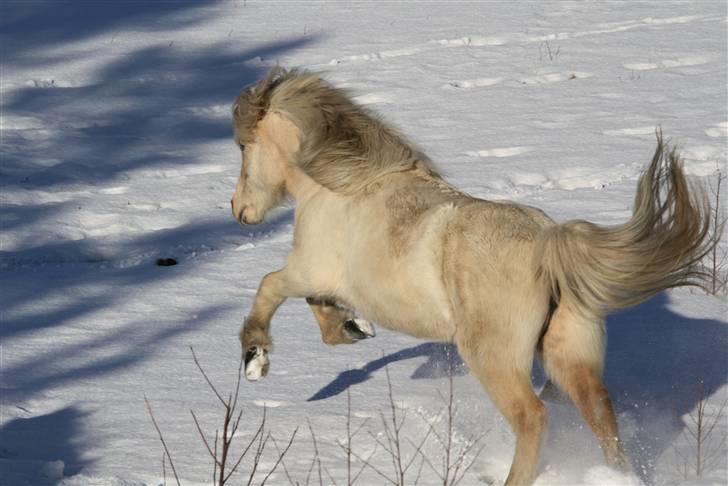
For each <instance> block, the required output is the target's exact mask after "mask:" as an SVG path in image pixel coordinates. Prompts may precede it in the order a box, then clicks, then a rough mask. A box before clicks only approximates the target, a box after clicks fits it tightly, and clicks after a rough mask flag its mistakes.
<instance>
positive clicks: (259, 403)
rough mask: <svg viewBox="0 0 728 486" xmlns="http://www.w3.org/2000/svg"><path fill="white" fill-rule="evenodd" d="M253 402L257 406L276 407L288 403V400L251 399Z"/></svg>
mask: <svg viewBox="0 0 728 486" xmlns="http://www.w3.org/2000/svg"><path fill="white" fill-rule="evenodd" d="M253 404H255V405H257V406H258V407H265V408H278V407H282V406H285V405H288V402H282V401H279V400H253Z"/></svg>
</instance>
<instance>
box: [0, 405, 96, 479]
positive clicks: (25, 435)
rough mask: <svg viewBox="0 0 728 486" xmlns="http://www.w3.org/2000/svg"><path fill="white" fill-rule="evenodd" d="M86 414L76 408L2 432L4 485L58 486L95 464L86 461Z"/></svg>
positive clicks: (15, 421)
mask: <svg viewBox="0 0 728 486" xmlns="http://www.w3.org/2000/svg"><path fill="white" fill-rule="evenodd" d="M85 415H86V413H84V412H82V411H81V410H79V409H78V408H77V407H75V406H70V407H66V408H62V409H60V410H57V411H55V412H51V413H48V414H44V415H38V416H34V417H29V418H16V419H13V420H11V421H9V422H7V423H6V424H5V425H3V426H2V428H0V478H2V483H3V484H31V483H32V484H36V485H38V486H43V485H52V484H57V483H58V482H60V481H61V480H62V478H63V477H64V476H65V477H68V476H73V475H75V474H78V473H79V472H80V471H81V470H82V469H83V468H84V467H86V466H88V465H89V464H90V463H91V461H90V460H89V459H85V458H84V457H83V454H82V452H83V450H84V448H85V444H83V443H82V442H81V439H80V436H81V428H82V423H83V419H84V417H85Z"/></svg>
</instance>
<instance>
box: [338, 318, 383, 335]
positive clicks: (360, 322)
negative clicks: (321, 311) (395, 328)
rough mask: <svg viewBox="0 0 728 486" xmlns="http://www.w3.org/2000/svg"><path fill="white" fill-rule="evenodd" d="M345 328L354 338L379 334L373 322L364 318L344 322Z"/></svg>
mask: <svg viewBox="0 0 728 486" xmlns="http://www.w3.org/2000/svg"><path fill="white" fill-rule="evenodd" d="M344 330H345V331H346V332H347V334H349V337H351V338H352V339H354V340H357V341H359V340H361V339H366V338H372V337H374V336H376V335H377V332H376V331H375V330H374V326H373V325H372V323H371V322H369V321H365V320H364V319H358V318H357V319H349V320H348V321H346V322H345V323H344Z"/></svg>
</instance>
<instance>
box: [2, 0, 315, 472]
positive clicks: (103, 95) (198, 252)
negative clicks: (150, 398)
mask: <svg viewBox="0 0 728 486" xmlns="http://www.w3.org/2000/svg"><path fill="white" fill-rule="evenodd" d="M215 3H218V2H205V3H204V4H203V5H202V6H203V7H207V6H210V5H212V4H215ZM200 4H201V2H197V1H192V0H189V1H187V0H181V1H174V2H134V3H132V4H130V3H128V2H27V3H18V2H11V3H7V2H6V3H3V4H2V9H1V10H0V43H1V44H2V46H3V60H2V61H3V70H4V71H5V72H11V71H12V70H13V69H15V68H18V69H22V68H25V67H27V66H35V67H36V68H38V67H45V68H47V69H46V70H45V71H41V72H42V73H43V74H42V75H43V76H53V73H54V72H55V71H56V70H57V71H58V72H59V75H60V76H61V77H60V78H53V79H30V80H27V82H26V83H25V85H24V86H17V85H16V86H9V87H8V89H4V90H3V99H2V111H3V116H4V124H3V147H2V153H1V154H0V155H1V156H2V164H1V165H0V187H2V190H16V191H24V190H29V194H31V195H33V194H36V193H32V192H30V191H38V193H42V194H49V195H50V196H51V197H48V198H46V199H45V200H47V201H49V202H44V200H39V201H38V202H33V203H31V204H23V205H10V204H4V205H3V206H2V207H1V208H0V225H2V228H3V231H8V232H12V231H23V230H24V229H26V228H36V227H40V226H39V225H42V224H48V225H53V224H57V223H56V220H57V218H58V215H60V214H67V213H68V212H70V211H75V210H76V209H77V206H78V205H79V204H78V202H77V199H76V197H82V198H84V201H88V200H89V193H91V194H94V193H95V192H96V191H97V189H98V188H99V186H104V185H106V184H114V185H134V184H137V183H142V184H143V183H144V182H148V180H149V177H148V176H145V175H143V174H141V173H139V172H138V171H140V170H149V169H159V170H168V169H172V170H174V169H175V168H178V167H181V166H190V165H193V164H199V161H200V155H199V153H200V150H201V149H200V147H202V145H203V144H205V143H209V142H215V141H218V140H226V141H229V142H230V153H229V155H228V154H226V155H225V156H224V158H223V160H210V161H205V162H204V163H208V162H209V163H214V164H216V165H228V164H229V167H230V172H229V174H222V175H221V177H223V176H226V175H229V176H237V173H238V171H239V165H240V156H239V152H238V150H237V149H236V148H235V147H234V145H233V141H232V130H231V116H230V106H231V105H232V103H233V101H234V99H235V97H236V96H237V95H238V93H239V92H240V90H241V89H242V88H243V87H245V86H246V85H249V84H251V83H253V82H254V81H256V80H258V79H260V77H261V76H263V74H264V73H265V72H266V71H267V70H268V67H267V66H268V64H267V63H266V62H261V60H263V61H270V60H275V59H276V58H277V57H278V56H280V55H283V54H284V53H286V52H288V51H290V50H292V49H296V48H298V47H301V46H303V45H305V44H306V43H308V42H310V41H312V40H314V37H312V36H304V37H300V38H291V39H284V40H279V41H275V42H269V43H255V44H253V43H247V44H244V45H238V44H237V43H232V42H228V43H210V44H208V45H206V46H204V47H197V46H191V45H189V44H188V45H180V44H183V43H181V42H178V43H177V45H174V43H172V42H166V41H160V42H159V43H158V44H156V45H152V46H149V45H146V46H144V47H141V48H139V47H130V48H129V49H128V50H127V51H126V52H124V50H123V49H122V48H117V46H118V44H114V39H115V37H116V35H117V34H119V35H120V36H124V35H126V36H129V35H134V34H133V32H139V31H147V30H149V31H168V32H170V36H173V34H174V30H175V29H179V28H181V27H189V26H190V25H196V24H201V23H202V22H204V21H205V20H207V18H208V15H209V14H210V12H209V11H206V10H205V9H204V8H196V7H198V6H200ZM231 8H236V7H231ZM99 35H102V36H105V37H107V38H108V39H109V42H110V44H111V45H112V46H113V48H112V47H110V48H109V51H108V53H107V52H105V51H104V49H105V46H104V45H103V43H102V42H97V43H96V44H95V48H97V49H98V52H99V53H97V54H98V55H96V54H94V56H95V57H94V59H95V60H98V61H99V63H98V65H97V69H96V70H94V73H93V74H92V75H91V76H92V78H91V79H89V80H82V82H77V81H75V80H73V79H64V78H63V77H62V76H63V74H62V73H63V72H67V71H68V69H67V67H65V66H63V63H65V62H67V61H70V60H72V58H73V60H74V61H77V60H78V57H79V56H80V55H81V54H79V51H78V47H77V46H74V45H73V44H74V43H76V42H78V41H81V40H84V39H90V38H93V36H99ZM232 44H235V45H232ZM129 45H133V43H129ZM106 54H108V55H106ZM35 71H36V72H37V71H38V69H35ZM16 120H21V122H20V125H15V123H16ZM28 123H30V125H27V124H28ZM28 126H30V129H27V128H28ZM36 128H37V130H36ZM36 132H38V133H36ZM191 174H192V175H194V171H192V172H191ZM163 177H164V175H163V174H162V175H160V176H159V179H160V180H162V179H163ZM199 179H201V178H195V177H189V181H190V184H199V187H198V188H195V190H199V191H200V192H204V191H208V192H209V191H211V190H217V188H212V189H211V188H210V187H208V185H207V184H209V181H207V182H206V183H203V182H199ZM202 179H204V178H202ZM232 189H233V188H232V186H231V187H226V188H225V190H224V196H221V197H222V200H224V201H226V202H227V199H228V198H229V196H230V193H231V192H232ZM76 193H79V196H76ZM69 194H70V197H69V196H68V195H69ZM150 194H151V196H152V197H154V193H153V188H152V190H151V192H150ZM162 194H163V193H162ZM96 197H98V198H99V199H102V198H103V197H104V196H103V194H102V193H101V192H99V193H98V195H93V196H91V201H92V203H93V201H94V199H93V198H96ZM161 197H162V196H161V195H160V196H158V198H161ZM41 199H42V198H41ZM120 199H121V198H120ZM120 199H119V200H120ZM132 202H133V201H132ZM105 204H108V202H105ZM119 204H120V207H119V208H117V209H118V212H119V214H121V213H123V212H124V211H125V210H126V201H124V202H123V203H122V202H120V203H119ZM122 204H123V205H124V206H123V207H122ZM113 211H114V208H111V210H110V212H113ZM290 223H291V212H290V211H288V212H286V213H283V214H282V215H279V216H278V217H274V218H273V219H272V220H271V221H269V222H267V223H265V224H263V225H260V226H256V227H254V228H253V227H247V228H243V229H241V227H240V226H239V225H238V224H237V223H235V222H234V220H233V219H232V217H231V216H230V209H229V206H227V205H226V207H225V208H218V207H210V208H209V214H206V215H205V217H204V218H203V219H202V220H194V221H187V222H183V223H181V224H180V225H178V226H177V227H174V228H170V229H164V230H156V231H151V230H142V231H140V232H138V233H135V234H123V235H120V236H119V237H118V238H117V237H114V238H109V237H106V238H105V237H103V236H102V237H99V238H96V237H86V238H81V239H74V240H71V239H68V240H59V241H52V242H46V241H41V242H38V241H34V240H33V238H32V237H30V238H29V239H28V241H23V242H20V244H19V245H18V248H20V249H18V250H10V251H8V250H4V251H0V288H2V289H3V290H2V292H0V309H2V316H1V319H2V322H1V324H2V325H0V339H2V341H3V344H4V346H7V348H6V349H12V350H15V349H17V350H18V352H25V353H26V354H25V355H24V357H23V359H14V360H10V359H8V360H5V361H4V363H3V368H2V376H1V377H0V378H1V383H0V398H1V399H2V403H1V404H0V406H2V407H7V406H15V405H25V403H24V402H26V401H27V400H29V399H31V398H33V397H36V396H38V395H42V394H43V393H44V392H46V391H49V390H52V389H54V388H58V387H63V386H64V385H66V386H67V385H70V384H79V383H81V384H83V385H84V386H85V385H86V384H89V386H90V387H93V386H94V380H96V379H98V378H103V377H107V376H109V375H113V374H116V373H120V372H122V371H124V370H126V369H128V368H131V367H134V366H139V365H141V364H142V363H144V361H146V360H147V359H149V358H150V357H151V356H153V354H154V353H157V352H159V350H160V349H162V348H163V347H164V346H165V345H169V343H171V342H175V341H179V340H180V338H181V337H182V336H184V335H186V334H189V333H193V332H195V331H198V330H199V329H200V328H201V327H202V326H204V325H206V324H209V323H210V321H212V320H215V319H218V318H220V316H221V315H223V314H224V313H226V312H228V311H229V309H230V308H232V307H237V306H238V305H239V304H238V303H231V304H230V305H229V306H228V305H209V303H204V302H200V303H199V304H198V305H197V307H196V308H194V306H195V303H194V300H193V297H192V296H191V298H190V300H191V304H190V305H191V306H192V307H193V310H192V311H191V312H190V313H192V312H194V313H195V315H194V316H190V317H189V318H185V317H184V316H182V317H180V315H179V314H177V315H170V316H169V317H165V316H166V315H167V314H166V313H165V312H156V313H155V310H159V309H164V308H166V306H168V303H166V302H161V301H159V300H158V297H157V296H155V295H148V294H143V293H142V295H140V292H139V289H140V288H143V287H144V286H146V285H150V284H156V283H161V282H165V281H173V280H174V279H176V278H181V277H183V276H185V275H188V274H194V271H195V270H196V269H197V268H198V265H199V263H200V260H203V259H204V255H205V254H208V253H212V252H216V251H224V250H226V249H235V248H236V247H238V246H239V245H240V244H241V243H243V242H245V240H246V239H248V238H252V237H257V236H260V235H261V234H267V233H274V232H277V231H279V230H281V229H282V228H284V227H287V226H288V225H289V224H290ZM26 231H27V230H26ZM21 234H22V233H21ZM158 257H174V258H176V259H177V261H178V262H179V263H178V265H176V266H173V267H159V266H156V265H155V260H156V259H157V258H158ZM134 289H136V290H137V292H136V293H134ZM129 299H137V300H138V301H140V304H141V305H142V306H146V307H140V308H147V309H151V311H150V312H151V314H152V315H153V316H155V322H149V321H148V320H147V319H146V316H140V317H139V318H138V319H135V318H133V317H132V318H128V317H126V316H125V318H124V319H118V322H116V319H115V318H114V316H113V315H112V314H113V313H111V314H110V313H108V312H107V313H106V314H104V315H106V316H110V317H109V318H110V319H114V320H115V322H114V323H113V325H110V323H108V322H105V323H103V325H102V326H99V328H93V327H91V328H90V329H82V328H80V327H79V328H76V327H74V326H77V325H78V324H77V323H78V321H79V320H80V318H82V317H84V318H86V319H88V316H90V315H92V314H94V313H96V312H99V311H103V310H107V311H108V310H109V309H113V308H114V306H117V305H120V303H123V302H124V301H125V300H126V301H128V300H129ZM172 314H174V313H172ZM160 316H162V317H160ZM86 322H88V321H86ZM60 326H63V331H64V333H65V332H71V333H72V332H75V331H78V333H79V337H78V338H76V337H74V338H73V339H71V341H70V342H67V341H64V340H62V339H58V340H57V341H53V339H54V336H53V335H52V334H51V333H49V334H48V336H49V337H48V339H50V340H51V341H50V342H51V343H52V344H50V345H49V346H48V347H47V349H44V350H43V352H42V353H31V352H28V351H29V346H31V345H32V344H31V343H33V341H23V340H24V339H35V338H36V337H37V336H38V333H39V332H42V331H48V330H53V329H54V328H59V329H60ZM10 345H12V346H13V348H11V347H10ZM16 346H17V348H16ZM3 351H4V352H7V351H6V350H5V349H4V350H3ZM8 356H10V357H14V356H11V355H8ZM15 356H17V355H15ZM26 356H27V357H26ZM90 389H92V388H90ZM31 413H32V410H31ZM83 420H84V416H83V414H82V413H81V412H79V411H78V410H77V409H76V408H74V407H69V408H65V409H62V410H59V411H57V412H54V413H51V414H48V415H39V416H35V417H28V418H26V419H17V420H13V421H11V422H8V423H7V424H5V425H4V426H3V428H2V429H1V430H0V464H2V465H3V468H4V467H5V465H7V464H10V461H11V460H13V459H12V458H13V457H17V459H18V460H17V461H15V460H13V464H15V465H17V464H19V461H21V460H23V461H25V460H26V459H27V460H28V461H36V460H37V461H53V460H62V461H63V462H64V463H65V465H66V470H65V474H66V475H68V474H74V473H76V472H78V471H79V470H80V469H82V468H83V467H84V466H85V465H86V464H87V463H86V462H84V460H82V459H81V454H80V451H81V450H82V449H83V444H80V443H78V441H77V437H76V436H77V434H78V428H79V423H80V422H82V421H83ZM46 431H47V432H46ZM16 439H17V440H16ZM32 444H35V445H36V448H35V449H34V451H28V450H26V449H25V447H26V445H27V446H28V447H30V445H32ZM39 444H40V445H42V446H43V447H40V446H39ZM4 472H5V471H3V475H2V476H3V479H5V477H6V476H5V475H4ZM0 482H3V481H2V480H0Z"/></svg>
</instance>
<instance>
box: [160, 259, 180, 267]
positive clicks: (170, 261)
mask: <svg viewBox="0 0 728 486" xmlns="http://www.w3.org/2000/svg"><path fill="white" fill-rule="evenodd" d="M157 265H158V266H160V267H171V266H172V265H177V260H175V259H174V258H158V259H157Z"/></svg>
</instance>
